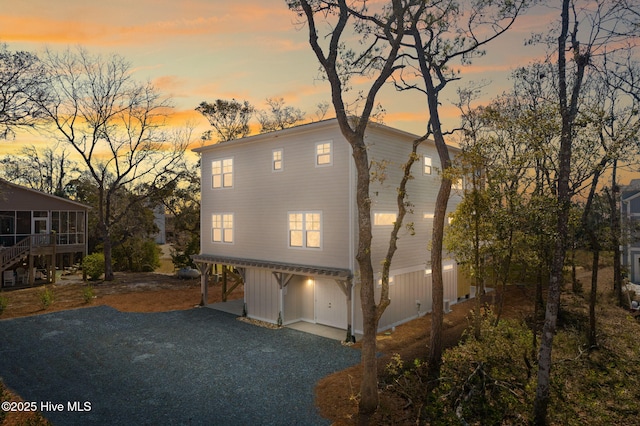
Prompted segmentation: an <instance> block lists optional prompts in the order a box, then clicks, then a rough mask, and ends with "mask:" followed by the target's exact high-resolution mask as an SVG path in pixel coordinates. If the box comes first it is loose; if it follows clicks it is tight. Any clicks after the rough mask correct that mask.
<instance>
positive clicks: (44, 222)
mask: <svg viewBox="0 0 640 426" xmlns="http://www.w3.org/2000/svg"><path fill="white" fill-rule="evenodd" d="M31 233H32V234H36V235H41V236H40V237H38V241H37V243H36V242H35V241H33V242H34V243H35V244H38V245H48V244H49V235H48V234H49V220H48V219H47V218H46V217H34V218H33V220H32V223H31Z"/></svg>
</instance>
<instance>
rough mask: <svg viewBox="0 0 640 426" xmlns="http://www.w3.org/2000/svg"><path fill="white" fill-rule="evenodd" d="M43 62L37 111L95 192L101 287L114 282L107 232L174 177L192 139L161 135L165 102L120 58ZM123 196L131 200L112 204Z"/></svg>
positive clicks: (61, 57)
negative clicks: (45, 84)
mask: <svg viewBox="0 0 640 426" xmlns="http://www.w3.org/2000/svg"><path fill="white" fill-rule="evenodd" d="M44 61H45V64H46V66H47V72H48V75H49V78H50V86H49V93H48V94H47V98H46V101H42V102H40V103H39V106H40V108H41V110H42V111H43V113H44V114H45V116H46V118H47V119H48V121H49V123H50V125H51V126H52V127H53V128H54V132H55V134H56V135H57V137H58V138H59V140H60V141H62V142H64V143H66V144H68V146H70V147H71V148H72V149H73V151H74V152H75V153H76V154H77V155H78V156H79V158H80V159H81V163H82V164H83V166H84V167H86V169H87V170H86V172H87V173H88V174H89V175H90V176H91V179H92V180H93V182H94V184H95V185H96V187H97V214H98V224H97V227H98V233H99V235H100V238H101V239H102V244H103V247H104V255H105V280H112V279H113V269H112V264H111V250H112V248H113V241H112V228H113V227H114V225H116V224H117V223H119V222H120V221H121V220H123V218H124V217H126V216H127V214H129V212H130V211H132V209H135V208H138V207H139V206H140V205H142V204H143V203H144V202H146V200H149V199H153V197H154V196H155V195H157V194H158V193H160V192H162V191H163V190H164V189H165V188H167V187H168V186H170V185H172V184H173V182H175V181H176V180H177V179H178V178H179V177H180V171H181V170H183V164H182V163H183V156H184V152H185V150H186V147H187V145H188V143H189V140H190V137H191V133H190V130H188V129H186V130H177V131H174V132H167V131H163V126H164V125H165V119H166V115H167V113H168V112H169V110H170V105H169V103H168V101H166V100H165V99H163V98H162V97H161V95H160V94H159V93H158V91H157V90H156V89H155V88H154V87H153V85H151V84H150V83H140V82H137V81H136V80H135V79H134V78H133V75H132V72H131V71H132V70H131V66H130V64H129V63H128V62H127V61H125V60H124V59H123V58H122V57H120V56H117V55H113V56H109V57H102V56H94V55H91V54H89V53H88V52H86V51H85V50H82V49H78V50H77V51H71V50H66V51H64V52H62V53H55V52H51V51H49V52H47V56H46V58H45V60H44ZM123 191H125V192H126V193H127V194H129V195H128V196H127V197H126V198H123V197H119V198H118V194H119V193H122V192H123ZM123 200H125V201H123ZM116 202H118V203H124V204H122V205H118V206H117V208H116V206H115V205H114V203H116Z"/></svg>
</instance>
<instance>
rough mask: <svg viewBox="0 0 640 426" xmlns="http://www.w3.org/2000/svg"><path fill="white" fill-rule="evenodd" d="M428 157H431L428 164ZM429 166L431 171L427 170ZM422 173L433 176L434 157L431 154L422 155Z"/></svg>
mask: <svg viewBox="0 0 640 426" xmlns="http://www.w3.org/2000/svg"><path fill="white" fill-rule="evenodd" d="M427 159H429V164H428V165H427ZM427 167H429V171H428V172H427V171H426V170H427ZM422 174H423V175H424V176H431V175H432V174H433V159H432V158H431V157H430V156H429V155H423V156H422Z"/></svg>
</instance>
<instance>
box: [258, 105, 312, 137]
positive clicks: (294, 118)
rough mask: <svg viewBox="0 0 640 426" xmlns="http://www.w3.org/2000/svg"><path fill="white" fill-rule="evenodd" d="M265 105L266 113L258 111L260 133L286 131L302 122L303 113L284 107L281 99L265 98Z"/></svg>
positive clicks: (298, 109) (299, 110)
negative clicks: (266, 106) (266, 107)
mask: <svg viewBox="0 0 640 426" xmlns="http://www.w3.org/2000/svg"><path fill="white" fill-rule="evenodd" d="M267 105H268V106H269V108H268V109H267V110H266V111H258V122H259V123H260V133H267V132H274V131H276V130H282V129H286V128H289V127H292V126H295V125H296V124H297V123H299V122H300V121H302V120H304V111H302V110H301V109H300V108H295V107H292V106H286V105H285V103H284V99H282V98H278V99H276V98H267Z"/></svg>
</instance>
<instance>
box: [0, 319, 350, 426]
mask: <svg viewBox="0 0 640 426" xmlns="http://www.w3.org/2000/svg"><path fill="white" fill-rule="evenodd" d="M0 345H1V346H0V377H2V379H3V381H4V383H5V385H6V386H7V387H9V388H11V389H13V390H15V391H16V392H17V393H18V394H19V395H20V396H22V398H24V400H25V401H29V402H35V403H36V405H37V407H38V409H42V408H44V410H42V411H43V415H44V416H45V417H46V418H47V419H49V420H51V422H52V423H53V424H54V425H56V424H60V425H71V424H82V425H89V424H96V425H97V424H100V425H103V424H118V425H128V424H131V425H144V424H148V425H157V424H170V425H181V424H185V425H197V424H207V425H278V424H282V425H294V424H297V425H315V424H329V422H328V421H327V420H325V419H323V418H322V417H320V416H319V415H318V412H317V409H316V407H315V406H314V394H313V389H314V386H315V384H316V382H317V381H318V380H319V379H320V378H322V377H324V376H326V375H328V374H330V373H332V372H335V371H338V370H341V369H344V368H346V367H348V366H351V365H354V364H357V363H358V362H359V360H360V352H359V351H356V350H354V349H351V348H348V347H344V346H342V345H341V344H340V342H338V341H335V340H330V339H326V338H323V337H319V336H315V335H311V334H307V333H302V332H299V331H295V330H290V329H286V328H285V329H278V330H271V329H267V328H262V327H257V326H255V325H251V324H246V323H243V322H241V321H237V320H236V319H235V316H233V315H230V314H227V313H224V312H219V311H215V310H213V309H206V308H194V309H190V310H186V311H173V312H162V313H123V312H118V311H117V310H115V309H113V308H110V307H106V306H99V307H93V308H86V309H76V310H70V311H62V312H56V313H51V314H46V315H38V316H32V317H25V318H17V319H9V320H2V321H0ZM49 403H51V404H49ZM85 403H87V404H85ZM58 404H62V405H58ZM87 408H88V410H87ZM54 409H56V411H53V410H54ZM73 409H75V411H72V410H73ZM78 409H84V410H85V411H79V410H78Z"/></svg>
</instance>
